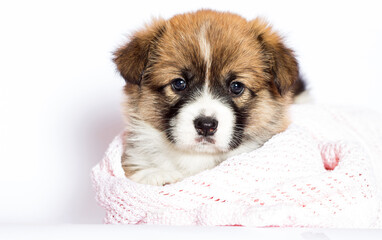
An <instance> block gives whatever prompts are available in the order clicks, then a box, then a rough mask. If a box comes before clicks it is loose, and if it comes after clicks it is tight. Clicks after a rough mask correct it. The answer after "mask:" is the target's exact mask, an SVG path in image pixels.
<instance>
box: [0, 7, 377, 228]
mask: <svg viewBox="0 0 382 240" xmlns="http://www.w3.org/2000/svg"><path fill="white" fill-rule="evenodd" d="M199 8H211V9H216V10H229V11H232V12H235V13H239V14H241V15H242V16H244V17H246V18H247V19H251V18H254V17H256V16H263V17H265V18H267V19H268V20H269V21H270V22H271V23H272V24H273V25H274V26H275V28H276V29H277V30H279V31H280V32H281V33H282V34H283V35H284V36H285V37H286V40H287V42H288V45H289V46H291V47H292V48H294V49H295V50H296V53H297V55H298V59H299V61H300V65H301V69H302V72H303V73H304V75H305V77H306V79H307V80H308V82H309V86H310V88H311V89H312V95H313V96H314V97H315V99H316V101H317V102H318V103H330V104H341V105H354V106H362V107H368V108H371V109H374V110H377V111H380V112H382V107H381V103H382V93H381V90H382V83H381V81H382V79H381V76H380V72H381V68H382V64H381V56H382V44H381V43H382V24H381V23H382V14H381V9H382V8H381V7H380V6H379V5H378V1H374V2H373V1H357V2H353V1H315V2H313V1H269V0H261V1H255V0H252V1H248V2H245V1H239V0H234V1H222V0H220V1H200V0H191V1H182V2H181V1H164V0H157V1H148V0H146V1H127V0H125V1H95V0H94V1H90V0H88V1H45V2H44V1H1V2H0V111H1V115H0V161H1V162H0V163H1V165H0V223H100V222H102V218H103V211H102V209H101V208H100V207H98V206H97V204H96V203H95V201H94V193H93V190H92V188H91V182H90V178H89V174H90V169H91V168H92V167H93V166H94V165H95V164H96V163H97V162H99V161H100V159H101V158H102V155H103V153H104V151H105V150H106V148H107V145H108V143H109V142H110V141H111V140H112V138H113V136H115V135H116V134H118V133H119V132H120V131H121V130H122V129H123V123H122V120H121V113H120V102H121V98H122V94H121V89H122V86H123V83H124V82H123V80H122V78H120V77H119V75H118V74H117V73H116V71H115V67H114V65H113V64H112V62H111V52H112V51H113V50H115V48H116V47H118V46H119V45H120V44H122V43H123V42H124V41H125V40H126V38H125V36H126V34H128V33H131V32H132V31H133V30H135V29H137V28H139V27H141V26H143V24H144V23H146V22H149V20H150V19H151V17H157V16H162V17H165V18H168V17H171V16H172V15H174V14H176V13H181V12H185V11H191V10H196V9H199Z"/></svg>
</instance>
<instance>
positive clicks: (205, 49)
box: [198, 25, 211, 69]
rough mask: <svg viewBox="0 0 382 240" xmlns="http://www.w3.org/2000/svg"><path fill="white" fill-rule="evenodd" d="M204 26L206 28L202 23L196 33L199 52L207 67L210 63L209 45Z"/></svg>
mask: <svg viewBox="0 0 382 240" xmlns="http://www.w3.org/2000/svg"><path fill="white" fill-rule="evenodd" d="M206 28H207V25H203V26H202V27H201V28H200V32H199V35H198V41H199V47H200V52H201V54H202V56H203V58H204V60H205V61H206V63H207V67H209V66H210V64H211V45H210V43H209V42H208V41H207V29H206ZM207 69H208V68H207Z"/></svg>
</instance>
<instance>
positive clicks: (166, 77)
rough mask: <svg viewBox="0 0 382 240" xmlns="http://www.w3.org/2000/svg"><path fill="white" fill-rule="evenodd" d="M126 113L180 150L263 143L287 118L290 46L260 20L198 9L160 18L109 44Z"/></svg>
mask: <svg viewBox="0 0 382 240" xmlns="http://www.w3.org/2000/svg"><path fill="white" fill-rule="evenodd" d="M114 61H115V62H116V64H117V67H118V69H119V71H120V73H121V75H122V76H123V77H124V78H125V80H126V87H125V93H126V94H127V95H128V104H127V106H126V114H127V115H128V117H129V118H130V119H132V121H144V122H145V123H148V124H150V125H151V126H152V127H154V128H156V129H157V130H158V131H160V132H162V133H163V135H164V136H165V138H166V139H167V141H168V142H169V143H170V144H173V146H174V147H176V148H178V149H181V150H184V151H191V152H192V151H196V152H204V153H225V152H228V151H231V150H233V149H236V148H238V147H239V146H241V145H243V144H246V143H247V142H256V143H258V144H262V143H263V142H265V141H266V140H268V139H269V138H270V137H271V136H272V135H274V134H276V133H278V132H280V131H283V130H284V129H285V128H286V126H287V125H288V120H287V117H286V115H285V112H286V106H287V105H288V104H289V103H290V99H291V92H290V90H289V89H290V87H291V86H292V85H293V83H294V82H295V81H296V80H297V78H298V67H297V63H296V60H295V58H294V56H293V54H292V51H291V50H290V49H288V48H286V47H285V46H284V44H283V43H282V41H281V39H280V37H279V36H278V35H277V34H276V33H274V32H273V31H272V30H271V29H270V27H268V26H267V24H265V23H263V22H262V21H261V20H254V21H249V22H248V21H246V20H245V19H243V18H241V17H239V16H237V15H233V14H229V13H217V12H213V11H199V12H196V13H192V14H184V15H177V16H175V17H173V18H172V19H170V20H168V21H164V20H159V21H155V22H154V23H152V24H151V25H150V26H148V27H147V28H145V29H144V30H141V31H139V32H137V33H136V34H135V35H134V36H133V37H132V39H131V41H130V42H129V43H128V44H127V45H125V46H123V47H121V48H120V49H118V50H117V51H116V52H115V59H114Z"/></svg>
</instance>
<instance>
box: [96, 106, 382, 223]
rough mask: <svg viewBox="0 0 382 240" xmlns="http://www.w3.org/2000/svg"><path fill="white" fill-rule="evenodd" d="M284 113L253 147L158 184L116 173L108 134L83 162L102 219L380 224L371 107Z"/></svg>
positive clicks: (379, 133) (377, 140)
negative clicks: (276, 130) (280, 128)
mask: <svg viewBox="0 0 382 240" xmlns="http://www.w3.org/2000/svg"><path fill="white" fill-rule="evenodd" d="M290 115H291V117H292V124H291V125H290V126H289V128H288V129H287V130H286V131H285V132H283V133H280V134H278V135H275V136H274V137H273V138H271V139H270V140H269V141H268V142H266V143H265V144H264V145H263V146H262V147H261V148H259V149H256V150H254V151H252V152H249V153H244V154H241V155H238V156H235V157H232V158H229V159H227V160H226V161H224V162H222V163H221V164H220V165H219V166H217V167H215V168H213V169H211V170H206V171H204V172H201V173H199V174H197V175H195V176H192V177H188V178H186V179H184V180H183V181H181V182H178V183H175V184H170V185H166V186H163V187H159V186H150V185H143V184H138V183H135V182H132V181H131V180H129V179H127V178H126V177H125V176H124V172H123V169H122V167H121V155H122V153H123V151H124V148H123V136H122V135H121V136H118V137H116V138H115V139H114V141H113V142H112V143H111V144H110V146H109V149H108V150H107V152H106V154H105V157H104V159H103V160H102V161H101V162H100V163H99V164H98V165H97V166H95V167H94V168H93V171H92V179H93V183H94V187H95V190H96V197H97V200H98V202H99V204H100V205H101V206H102V207H103V208H104V209H105V210H106V217H105V223H123V224H166V225H242V226H257V227H266V226H280V227H286V226H295V227H296V226H298V227H362V228H380V227H382V224H381V206H382V204H381V203H382V201H381V200H382V198H381V184H382V179H381V176H382V170H381V169H382V168H381V166H382V127H381V123H382V121H381V119H380V118H379V116H377V115H374V114H373V113H370V112H367V111H363V110H358V109H351V108H350V109H345V108H334V107H328V106H317V105H311V104H304V105H294V106H292V107H291V109H290ZM148 144H149V143H148ZM377 178H378V179H377Z"/></svg>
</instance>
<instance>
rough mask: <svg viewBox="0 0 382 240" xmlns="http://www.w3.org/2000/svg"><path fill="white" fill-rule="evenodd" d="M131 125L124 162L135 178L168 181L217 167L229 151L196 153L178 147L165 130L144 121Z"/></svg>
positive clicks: (163, 182)
mask: <svg viewBox="0 0 382 240" xmlns="http://www.w3.org/2000/svg"><path fill="white" fill-rule="evenodd" d="M130 127H131V129H132V130H131V131H129V132H130V134H128V136H127V139H126V142H127V148H126V152H125V155H124V157H123V159H122V166H123V167H124V168H125V169H128V170H127V174H128V175H129V178H130V179H131V180H133V181H136V182H139V183H144V184H150V185H164V184H168V183H173V182H176V181H179V180H181V179H183V178H185V177H188V176H191V175H194V174H197V173H199V172H201V171H204V170H206V169H210V168H213V167H215V166H216V165H217V164H219V163H220V162H222V161H223V160H225V158H226V157H227V155H226V154H209V153H195V152H187V151H182V150H178V149H175V148H174V147H173V146H171V145H170V144H169V143H168V142H167V141H166V140H165V136H164V135H163V133H161V132H159V131H158V130H156V129H154V128H153V127H151V126H150V125H148V124H146V123H144V122H141V121H139V122H136V123H135V124H133V126H130Z"/></svg>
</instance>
